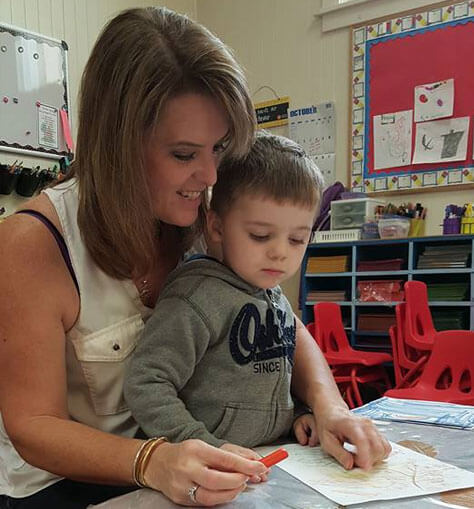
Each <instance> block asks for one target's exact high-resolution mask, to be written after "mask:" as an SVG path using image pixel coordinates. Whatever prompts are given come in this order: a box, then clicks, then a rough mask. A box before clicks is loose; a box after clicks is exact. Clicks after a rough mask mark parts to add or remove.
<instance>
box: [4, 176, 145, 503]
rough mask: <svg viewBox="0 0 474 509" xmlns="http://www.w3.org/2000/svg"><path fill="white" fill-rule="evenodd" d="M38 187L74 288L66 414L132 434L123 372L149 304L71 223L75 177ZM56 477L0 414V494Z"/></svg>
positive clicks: (27, 490)
mask: <svg viewBox="0 0 474 509" xmlns="http://www.w3.org/2000/svg"><path fill="white" fill-rule="evenodd" d="M44 192H45V194H46V195H47V196H48V197H49V199H50V200H51V202H52V203H53V205H54V207H55V208H56V211H57V213H58V216H59V220H60V222H61V227H62V230H63V235H64V240H65V242H66V245H67V248H68V250H69V255H70V257H71V262H72V266H73V268H74V272H75V274H76V278H77V281H78V283H79V291H80V301H81V309H80V313H79V317H78V319H77V322H76V324H75V325H74V327H73V328H72V329H71V330H70V331H69V332H68V333H67V335H66V364H67V396H68V409H69V414H70V416H71V419H73V420H75V421H78V422H81V423H84V424H87V425H89V426H92V427H93V428H97V429H100V430H103V431H107V432H110V433H115V434H120V435H125V436H133V435H134V434H135V433H136V431H137V428H138V426H137V424H136V423H135V422H134V420H133V418H132V416H131V414H130V411H129V410H128V408H127V406H126V405H125V402H124V399H123V391H122V387H123V376H124V370H125V367H126V365H127V362H128V359H129V358H130V354H131V353H132V352H133V350H134V348H135V345H136V343H137V340H138V337H139V335H140V332H141V331H142V329H143V324H144V320H146V319H147V318H148V316H149V315H150V313H151V310H150V309H148V308H146V307H145V306H143V304H142V303H141V301H140V298H139V295H138V292H137V289H136V288H135V285H134V284H133V282H132V281H118V280H116V279H113V278H111V277H109V276H107V275H106V274H104V272H102V270H101V269H100V268H99V267H97V265H96V264H95V263H94V261H93V260H92V258H91V257H90V255H89V253H88V251H87V249H86V247H85V245H84V244H83V242H82V239H81V235H80V232H79V228H78V225H77V206H78V188H77V183H76V182H75V181H74V180H71V181H68V182H65V183H63V184H59V185H58V186H56V187H54V188H52V189H47V190H45V191H44ZM45 454H47V451H45ZM59 479H60V478H59V477H57V476H55V475H53V474H51V473H49V472H46V471H44V470H40V469H38V468H36V467H33V466H31V465H29V464H28V463H26V462H25V461H24V460H23V459H22V458H21V457H20V456H19V455H18V453H17V452H16V450H15V449H14V448H13V446H12V444H11V442H10V440H9V438H8V436H7V434H6V432H5V428H4V426H3V421H2V420H1V415H0V494H6V495H9V496H12V497H25V496H28V495H31V494H33V493H36V492H37V491H39V490H41V489H42V488H45V487H46V486H48V485H50V484H53V483H54V482H56V481H58V480H59Z"/></svg>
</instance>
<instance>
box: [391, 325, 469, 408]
mask: <svg viewBox="0 0 474 509" xmlns="http://www.w3.org/2000/svg"><path fill="white" fill-rule="evenodd" d="M473 384H474V332H472V331H443V332H439V333H437V334H436V336H435V338H434V346H433V350H432V353H431V355H430V358H429V359H428V361H427V362H426V365H425V368H424V370H423V373H422V374H421V376H420V378H419V379H418V381H417V382H416V384H415V385H414V386H413V387H409V388H406V389H391V390H388V391H387V392H386V393H385V396H389V397H392V398H401V399H420V400H426V401H446V402H449V403H459V404H463V405H474V386H473Z"/></svg>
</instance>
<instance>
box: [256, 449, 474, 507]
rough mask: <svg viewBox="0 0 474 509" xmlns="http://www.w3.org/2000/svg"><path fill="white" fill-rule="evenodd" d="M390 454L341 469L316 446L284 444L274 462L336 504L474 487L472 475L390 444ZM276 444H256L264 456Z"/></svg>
mask: <svg viewBox="0 0 474 509" xmlns="http://www.w3.org/2000/svg"><path fill="white" fill-rule="evenodd" d="M391 446H392V454H391V455H390V456H389V458H388V459H386V460H385V461H383V462H381V463H379V464H378V465H376V466H375V467H374V468H373V469H372V470H370V471H369V472H365V471H363V470H361V469H360V468H355V469H353V470H345V469H344V468H343V467H342V466H341V465H339V463H337V462H336V460H335V459H333V458H331V457H329V456H328V455H327V454H326V453H324V452H323V450H322V449H321V447H308V446H302V445H299V444H288V445H285V449H286V450H287V451H288V453H289V456H288V458H287V459H285V460H283V461H282V462H280V463H279V464H278V466H279V467H280V468H281V469H283V470H285V471H286V472H288V473H289V474H290V475H292V476H293V477H296V478H297V479H299V480H300V481H302V482H303V483H304V484H307V485H308V486H310V487H311V488H313V489H315V490H317V491H319V492H320V493H321V494H322V495H324V496H325V497H327V498H329V499H331V500H333V501H335V502H337V503H338V504H341V505H344V506H345V505H351V504H360V503H364V502H370V501H375V500H394V499H400V498H407V497H418V496H423V495H429V494H433V493H440V492H442V491H449V490H455V489H461V488H470V487H472V486H474V473H472V472H468V471H467V470H463V469H461V468H458V467H455V466H453V465H449V464H448V463H444V462H442V461H439V460H436V459H434V458H430V457H428V456H424V455H423V454H419V453H417V452H414V451H411V450H410V449H406V448H404V447H402V446H399V445H397V444H394V443H391ZM274 449H275V447H274V446H273V447H258V448H256V451H257V452H258V453H259V454H261V455H262V456H263V455H266V454H268V453H270V452H272V451H273V450H274Z"/></svg>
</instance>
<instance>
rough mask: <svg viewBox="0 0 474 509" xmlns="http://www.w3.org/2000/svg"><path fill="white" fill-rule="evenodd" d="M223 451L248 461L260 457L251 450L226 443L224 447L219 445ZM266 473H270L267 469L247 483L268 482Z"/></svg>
mask: <svg viewBox="0 0 474 509" xmlns="http://www.w3.org/2000/svg"><path fill="white" fill-rule="evenodd" d="M220 448H221V449H223V450H224V451H229V452H232V453H234V454H238V455H239V456H242V458H247V459H249V460H257V461H258V460H259V459H260V455H259V454H257V453H256V452H255V451H252V449H247V448H246V447H241V446H240V445H235V444H231V443H226V444H224V445H221V447H220ZM268 472H270V470H269V469H267V470H266V471H265V472H264V473H263V474H260V475H253V476H252V477H250V479H249V481H250V482H252V483H259V482H265V481H267V480H268V476H267V474H268Z"/></svg>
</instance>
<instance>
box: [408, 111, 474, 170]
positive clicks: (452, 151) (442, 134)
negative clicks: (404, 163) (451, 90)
mask: <svg viewBox="0 0 474 509" xmlns="http://www.w3.org/2000/svg"><path fill="white" fill-rule="evenodd" d="M469 121H470V118H469V117H459V118H449V119H447V120H434V121H433V122H422V123H421V124H415V125H416V134H415V153H414V155H413V164H421V163H445V162H449V161H464V160H465V159H466V157H467V139H468V134H469Z"/></svg>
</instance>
